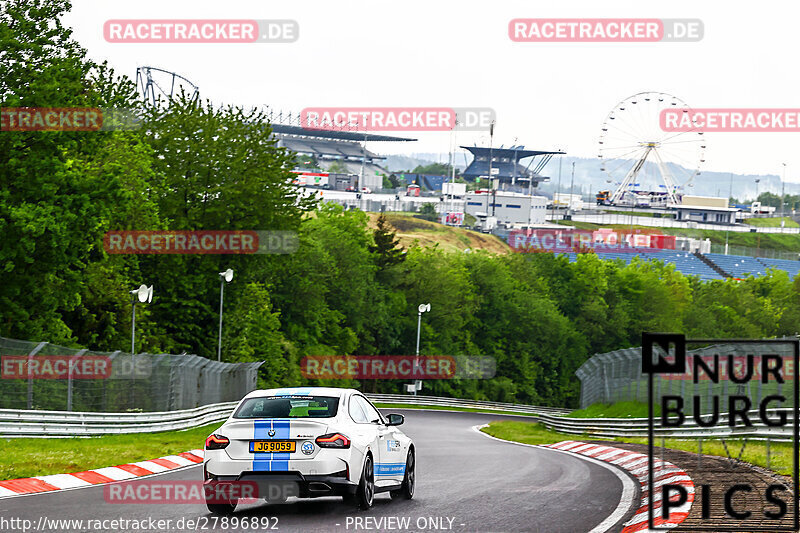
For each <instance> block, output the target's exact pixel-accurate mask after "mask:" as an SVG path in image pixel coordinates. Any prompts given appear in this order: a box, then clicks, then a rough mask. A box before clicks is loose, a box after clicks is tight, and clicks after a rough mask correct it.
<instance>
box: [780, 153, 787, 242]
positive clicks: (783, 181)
mask: <svg viewBox="0 0 800 533" xmlns="http://www.w3.org/2000/svg"><path fill="white" fill-rule="evenodd" d="M785 194H786V163H784V164H783V178H781V233H783V228H784V227H785V225H786V221H785V220H784V219H783V198H784V195H785Z"/></svg>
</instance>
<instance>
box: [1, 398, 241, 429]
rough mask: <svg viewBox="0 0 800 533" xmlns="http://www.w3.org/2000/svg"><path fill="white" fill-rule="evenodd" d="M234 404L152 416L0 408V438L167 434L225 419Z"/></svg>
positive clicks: (218, 404) (206, 406) (207, 406)
mask: <svg viewBox="0 0 800 533" xmlns="http://www.w3.org/2000/svg"><path fill="white" fill-rule="evenodd" d="M237 403H238V402H228V403H217V404H211V405H204V406H202V407H196V408H194V409H185V410H183V411H164V412H156V413H75V412H71V411H24V410H13V409H0V437H5V438H7V437H94V436H99V435H113V434H119V433H146V432H152V431H170V430H177V429H188V428H192V427H197V426H202V425H204V424H208V423H211V422H215V421H218V420H224V419H226V418H228V417H229V416H230V414H231V411H232V410H233V408H234V407H235V406H236V404H237Z"/></svg>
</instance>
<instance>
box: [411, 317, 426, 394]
mask: <svg viewBox="0 0 800 533" xmlns="http://www.w3.org/2000/svg"><path fill="white" fill-rule="evenodd" d="M429 309H430V304H428V307H427V309H426V308H425V306H424V305H420V306H419V307H418V308H417V351H416V355H415V356H414V371H416V369H417V368H419V336H420V330H421V329H422V313H424V312H425V311H427V310H429ZM419 381H420V380H418V379H415V380H414V396H416V395H417V385H418V384H419ZM420 388H421V387H420Z"/></svg>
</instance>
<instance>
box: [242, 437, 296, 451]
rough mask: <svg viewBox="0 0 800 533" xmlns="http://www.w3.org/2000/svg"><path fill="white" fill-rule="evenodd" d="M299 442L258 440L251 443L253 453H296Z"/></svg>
mask: <svg viewBox="0 0 800 533" xmlns="http://www.w3.org/2000/svg"><path fill="white" fill-rule="evenodd" d="M296 446H297V443H296V442H294V441H293V440H257V441H252V442H251V443H250V451H251V452H252V453H264V452H266V453H294V451H295V447H296Z"/></svg>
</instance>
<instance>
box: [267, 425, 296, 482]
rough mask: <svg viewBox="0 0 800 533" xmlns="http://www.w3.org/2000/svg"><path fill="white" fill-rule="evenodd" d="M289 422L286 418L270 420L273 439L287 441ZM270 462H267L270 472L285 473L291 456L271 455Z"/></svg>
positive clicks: (284, 454)
mask: <svg viewBox="0 0 800 533" xmlns="http://www.w3.org/2000/svg"><path fill="white" fill-rule="evenodd" d="M290 424H291V422H290V420H289V419H288V418H276V419H273V420H272V429H274V430H275V436H274V437H272V438H273V439H280V440H288V439H289V429H290V428H289V426H290ZM271 455H272V460H271V461H270V462H269V470H270V472H286V471H287V470H289V456H290V455H291V454H289V453H286V452H283V453H273V454H271Z"/></svg>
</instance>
